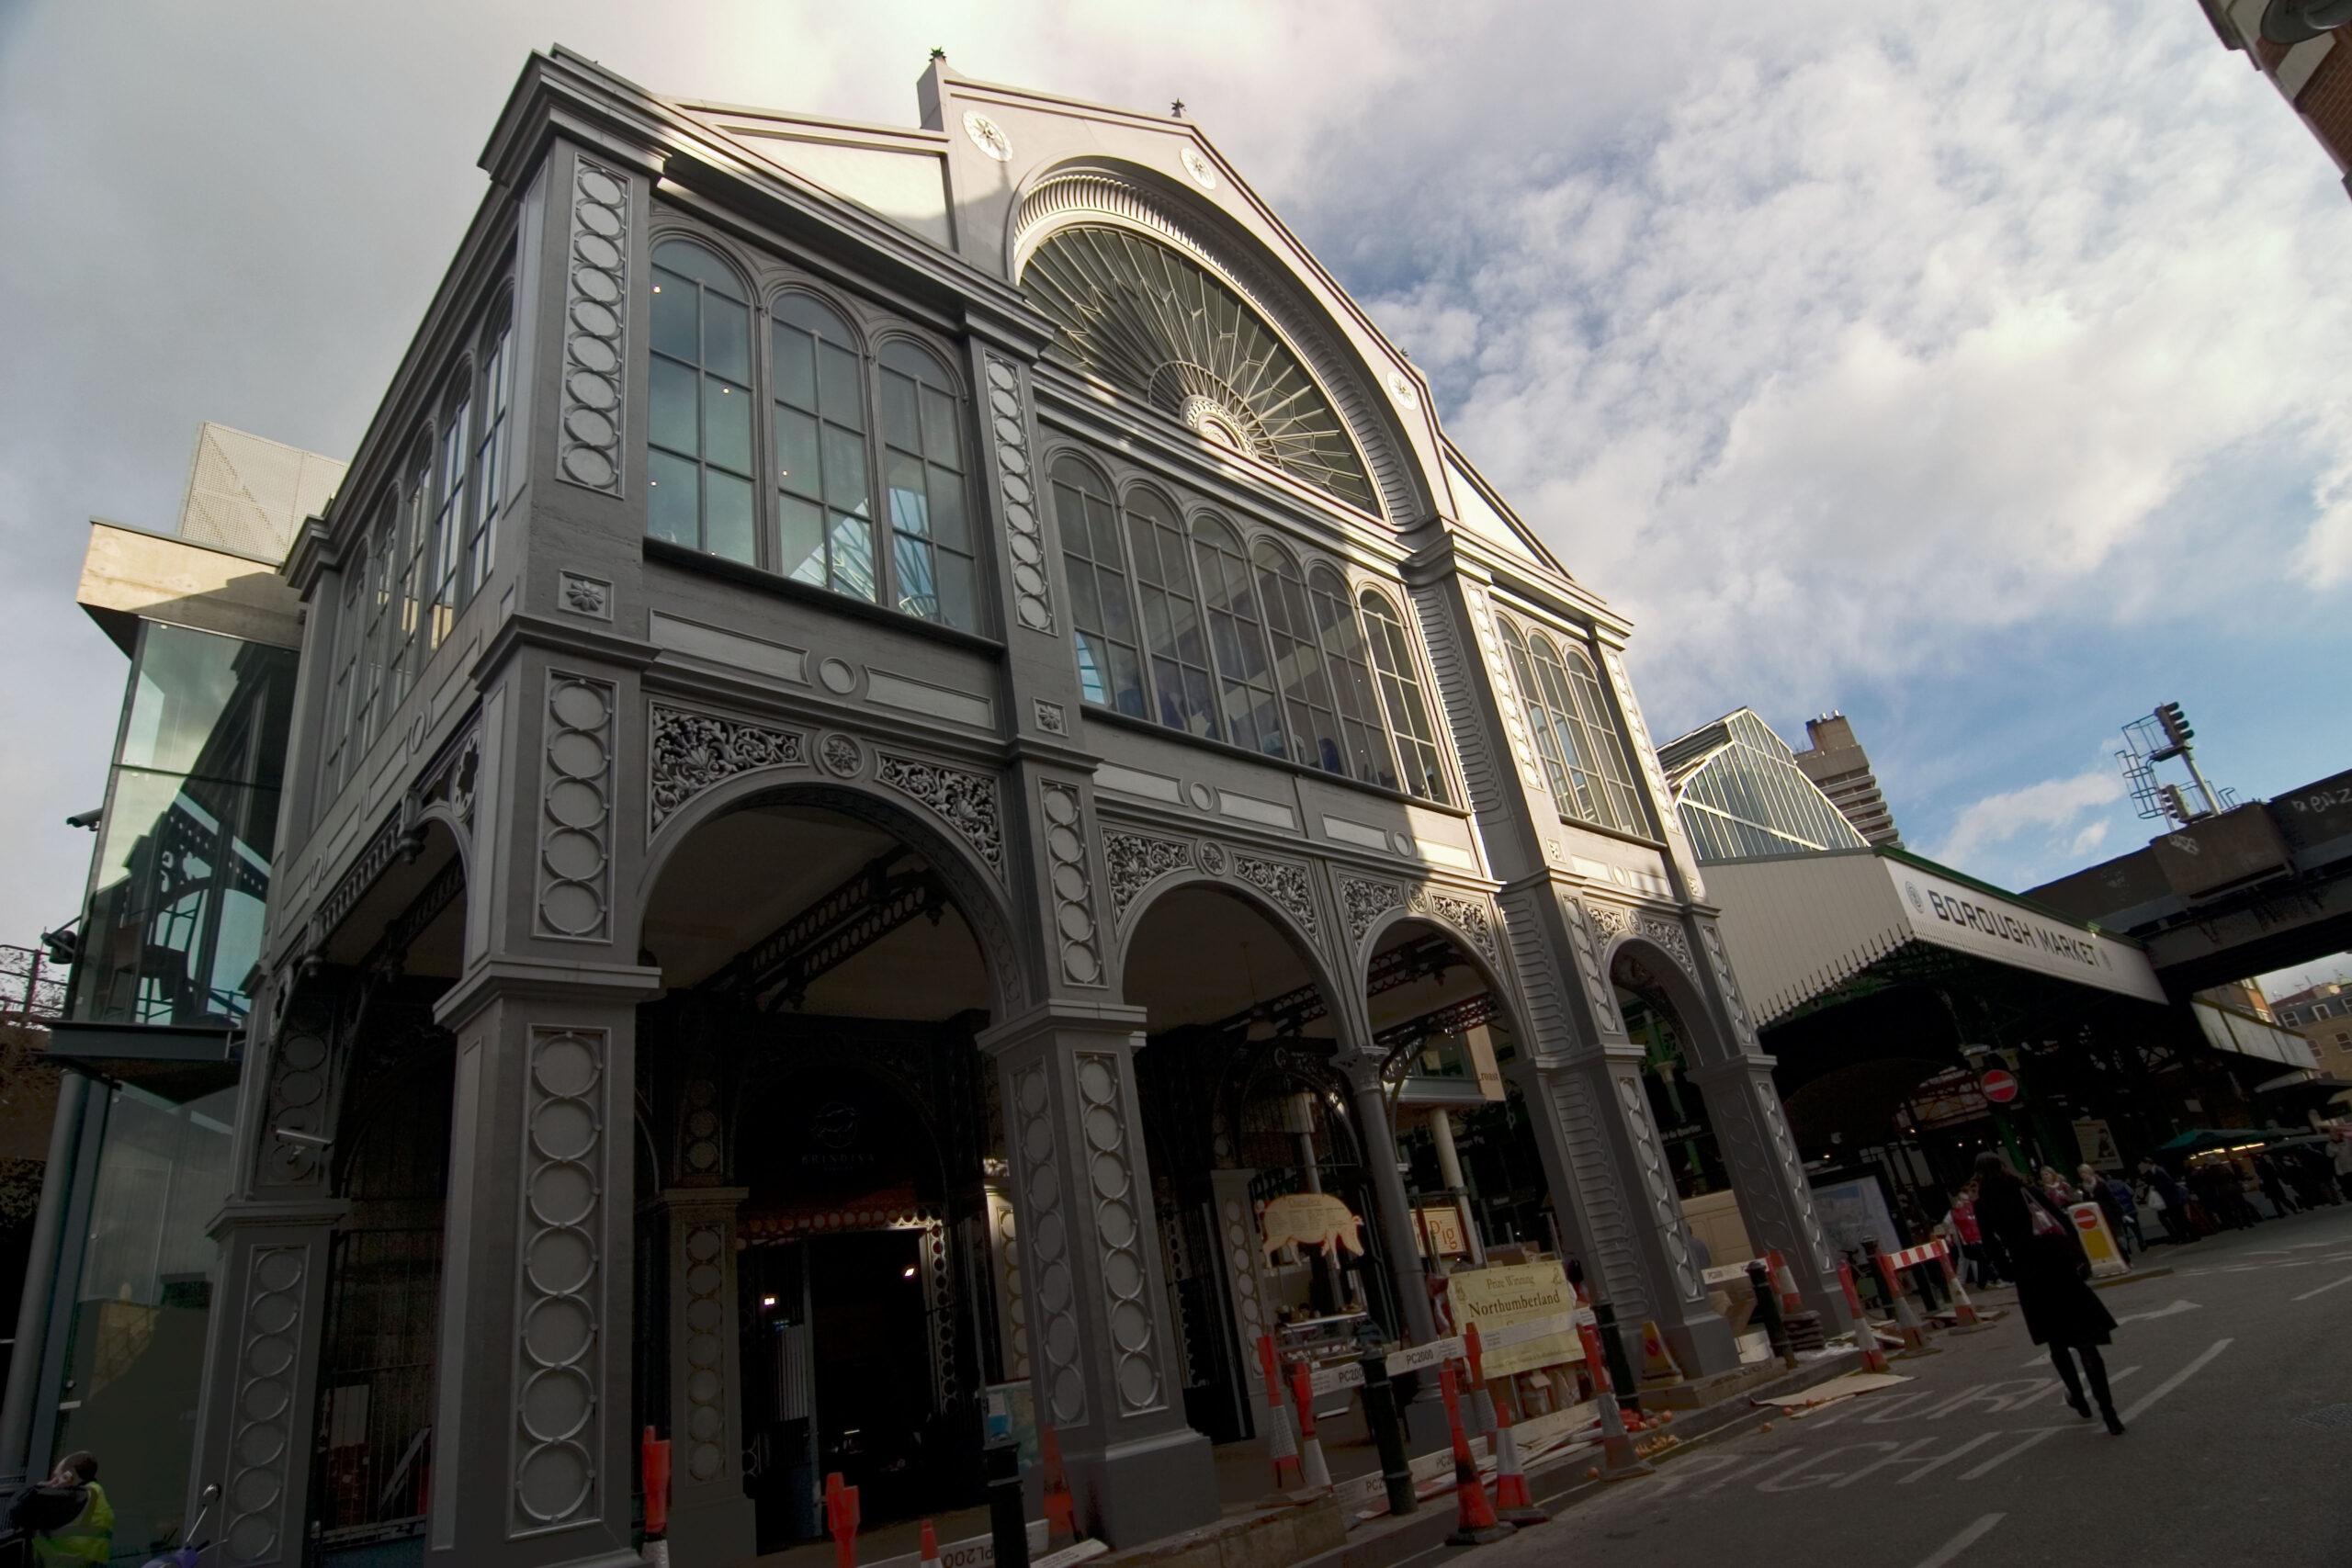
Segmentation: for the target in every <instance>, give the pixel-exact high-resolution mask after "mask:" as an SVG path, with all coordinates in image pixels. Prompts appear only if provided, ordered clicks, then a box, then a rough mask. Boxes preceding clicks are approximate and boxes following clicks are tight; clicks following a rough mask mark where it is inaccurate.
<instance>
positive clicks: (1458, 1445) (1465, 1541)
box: [1438, 1361, 1511, 1546]
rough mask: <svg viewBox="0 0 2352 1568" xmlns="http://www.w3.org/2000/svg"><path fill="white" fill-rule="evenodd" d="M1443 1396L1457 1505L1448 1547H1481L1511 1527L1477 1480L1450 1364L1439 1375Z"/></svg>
mask: <svg viewBox="0 0 2352 1568" xmlns="http://www.w3.org/2000/svg"><path fill="white" fill-rule="evenodd" d="M1438 1386H1439V1388H1440V1389H1441V1390H1442V1393H1444V1395H1445V1425H1446V1428H1447V1430H1448V1431H1449V1432H1451V1433H1452V1434H1453V1496H1454V1502H1455V1505H1456V1507H1457V1510H1458V1511H1457V1513H1456V1516H1455V1518H1454V1525H1453V1534H1452V1535H1450V1536H1447V1537H1446V1538H1445V1543H1446V1544H1447V1545H1448V1546H1484V1545H1486V1544H1487V1542H1488V1541H1490V1540H1501V1539H1502V1538H1503V1537H1505V1536H1507V1535H1509V1534H1510V1532H1511V1527H1510V1526H1509V1525H1507V1524H1505V1523H1503V1522H1502V1520H1500V1519H1498V1518H1497V1517H1495V1506H1494V1504H1493V1503H1492V1502H1491V1501H1489V1500H1488V1498H1487V1488H1486V1485H1485V1483H1482V1482H1481V1481H1479V1479H1478V1461H1476V1460H1475V1459H1473V1458H1472V1457H1471V1456H1470V1435H1469V1434H1468V1433H1467V1432H1464V1430H1463V1429H1462V1392H1461V1390H1459V1389H1458V1388H1456V1387H1455V1386H1454V1382H1453V1362H1451V1361H1448V1362H1446V1363H1445V1366H1444V1368H1443V1370H1442V1371H1440V1372H1439V1374H1438Z"/></svg>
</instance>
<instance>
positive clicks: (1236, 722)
mask: <svg viewBox="0 0 2352 1568" xmlns="http://www.w3.org/2000/svg"><path fill="white" fill-rule="evenodd" d="M1193 559H1194V560H1195V561H1196V562H1198V563H1199V566H1200V571H1201V599H1202V603H1203V604H1204V606H1205V607H1206V609H1207V611H1208V618H1209V647H1210V648H1211V649H1213V650H1214V651H1215V653H1216V672H1217V703H1218V706H1219V707H1220V708H1221V709H1222V710H1223V713H1224V718H1225V732H1226V735H1227V739H1230V740H1232V742H1233V743H1234V744H1235V745H1236V746H1243V747H1247V748H1248V749H1249V750H1252V751H1259V752H1262V753H1264V754H1265V755H1266V756H1269V757H1287V756H1289V755H1290V749H1289V746H1288V745H1287V743H1286V742H1285V741H1284V739H1283V721H1282V709H1281V707H1280V706H1279V705H1277V704H1276V702H1275V700H1274V672H1273V662H1272V660H1271V659H1270V658H1269V657H1268V656H1267V652H1266V627H1265V615H1264V612H1263V611H1262V610H1261V608H1260V607H1259V604H1258V594H1257V591H1256V588H1255V586H1254V585H1253V584H1252V582H1251V581H1250V562H1249V560H1248V558H1245V557H1244V556H1243V555H1242V553H1241V541H1240V540H1239V539H1237V538H1235V537H1234V536H1233V530H1232V529H1231V528H1228V527H1227V526H1226V525H1225V524H1224V522H1223V521H1221V520H1220V519H1218V518H1216V517H1211V516H1206V515H1203V516H1201V517H1197V518H1195V519H1193Z"/></svg>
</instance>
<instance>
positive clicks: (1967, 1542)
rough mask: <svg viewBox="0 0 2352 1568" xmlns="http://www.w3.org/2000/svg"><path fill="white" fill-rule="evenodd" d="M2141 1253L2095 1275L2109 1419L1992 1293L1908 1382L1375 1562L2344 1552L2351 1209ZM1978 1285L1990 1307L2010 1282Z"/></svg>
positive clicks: (2095, 1559)
mask: <svg viewBox="0 0 2352 1568" xmlns="http://www.w3.org/2000/svg"><path fill="white" fill-rule="evenodd" d="M2143 1263H2144V1264H2146V1266H2147V1267H2149V1268H2150V1269H2157V1268H2163V1267H2165V1266H2167V1265H2169V1266H2170V1267H2171V1268H2172V1269H2173V1270H2174V1271H2173V1272H2172V1273H2170V1274H2168V1275H2156V1276H2153V1277H2150V1278H2145V1279H2138V1280H2126V1281H2124V1282H2122V1283H2120V1284H2118V1285H2115V1286H2113V1287H2111V1288H2109V1290H2107V1291H2106V1292H2104V1299H2105V1300H2106V1302H2107V1303H2108V1308H2109V1311H2110V1312H2112V1313H2113V1314H2115V1316H2116V1317H2117V1319H2118V1320H2119V1322H2120V1327H2119V1328H2118V1330H2117V1332H2116V1335H2115V1340H2114V1343H2113V1344H2112V1345H2111V1346H2109V1348H2108V1350H2107V1353H2106V1354H2107V1365H2108V1371H2109V1376H2110V1377H2111V1379H2112V1380H2113V1383H2114V1390H2115V1401H2116V1406H2117V1408H2118V1410H2119V1411H2120V1413H2121V1414H2122V1416H2123V1418H2124V1421H2125V1424H2126V1426H2127V1427H2129V1428H2130V1430H2129V1431H2127V1432H2126V1433H2125V1434H2124V1435H2123V1436H2122V1437H2120V1438H2116V1437H2109V1435H2108V1434H2107V1432H2106V1430H2105V1429H2104V1428H2103V1427H2101V1426H2100V1425H2099V1424H2098V1421H2097V1420H2096V1419H2095V1418H2094V1419H2093V1420H2090V1421H2084V1420H2081V1419H2080V1418H2078V1417H2077V1416H2075V1414H2074V1412H2072V1411H2071V1410H2069V1409H2067V1408H2066V1407H2065V1405H2064V1404H2063V1403H2061V1400H2062V1398H2063V1391H2062V1390H2061V1388H2060V1386H2059V1383H2058V1381H2057V1376H2056V1374H2055V1373H2054V1372H2053V1371H2052V1370H2051V1366H2050V1362H2049V1360H2048V1359H2047V1357H2046V1355H2044V1354H2043V1353H2042V1352H2041V1351H2038V1350H2037V1349H2036V1348H2034V1346H2033V1344H2032V1342H2031V1341H2030V1340H2029V1339H2028V1338H2027V1337H2026V1332H2025V1325H2024V1324H2023V1322H2022V1321H2021V1320H2020V1319H2019V1318H2018V1316H2017V1314H2015V1313H2014V1312H2012V1313H2011V1314H2009V1315H2008V1316H2007V1318H2006V1319H2004V1320H2003V1321H2001V1322H2000V1323H1998V1324H1996V1325H1994V1326H1992V1327H1990V1328H1987V1329H1985V1330H1982V1331H1979V1332H1975V1333H1969V1334H1946V1335H1939V1336H1938V1337H1936V1339H1935V1343H1937V1344H1938V1345H1939V1346H1941V1347H1943V1350H1942V1353H1941V1354H1938V1355H1931V1356H1926V1357H1922V1358H1919V1359H1912V1360H1899V1361H1896V1362H1894V1369H1893V1370H1894V1371H1896V1372H1899V1373H1903V1374H1905V1375H1907V1376H1909V1377H1911V1378H1912V1379H1914V1380H1915V1381H1913V1382H1908V1383H1905V1384H1903V1385H1901V1386H1898V1387H1894V1388H1891V1389H1888V1390H1886V1391H1884V1392H1883V1393H1872V1394H1868V1395H1865V1396H1863V1397H1861V1398H1859V1399H1853V1400H1848V1401H1846V1402H1844V1403H1842V1404H1836V1405H1832V1406H1829V1407H1827V1408H1826V1409H1824V1410H1822V1411H1820V1412H1819V1413H1817V1414H1815V1415H1813V1416H1804V1417H1800V1418H1791V1417H1788V1416H1775V1417H1773V1418H1772V1421H1771V1430H1770V1431H1765V1430H1762V1429H1761V1423H1762V1420H1763V1418H1764V1416H1763V1413H1762V1412H1758V1418H1757V1420H1756V1421H1754V1422H1748V1423H1743V1424H1741V1425H1740V1426H1738V1427H1736V1428H1733V1429H1732V1430H1730V1431H1728V1432H1725V1433H1723V1434H1721V1435H1719V1436H1717V1437H1714V1438H1708V1439H1706V1440H1704V1441H1702V1442H1700V1443H1696V1444H1692V1445H1691V1446H1689V1447H1688V1448H1686V1449H1684V1450H1681V1451H1680V1452H1679V1453H1678V1454H1677V1455H1676V1456H1675V1457H1673V1458H1672V1459H1670V1460H1667V1461H1663V1462H1662V1463H1661V1464H1660V1465H1659V1467H1658V1471H1657V1474H1655V1475H1652V1476H1647V1477H1644V1478H1642V1479H1639V1480H1635V1481H1630V1482H1623V1483H1616V1484H1614V1485H1612V1486H1610V1487H1607V1488H1602V1489H1600V1490H1598V1491H1593V1490H1591V1489H1589V1488H1587V1489H1585V1490H1584V1491H1583V1493H1582V1495H1579V1496H1578V1497H1577V1498H1575V1499H1561V1500H1555V1502H1554V1503H1553V1504H1551V1505H1550V1506H1554V1507H1555V1508H1556V1509H1560V1510H1561V1511H1560V1512H1559V1515H1558V1517H1556V1518H1555V1519H1554V1521H1553V1522H1552V1523H1550V1524H1548V1525H1542V1526H1537V1527H1534V1528H1532V1529H1523V1530H1521V1531H1520V1532H1519V1533H1518V1534H1516V1535H1514V1536H1512V1537H1510V1538H1509V1539H1507V1540H1500V1541H1497V1542H1495V1543H1493V1544H1491V1545H1488V1546H1484V1547H1468V1548H1443V1549H1440V1550H1439V1551H1436V1552H1433V1553H1429V1554H1424V1555H1423V1556H1421V1557H1420V1558H1419V1559H1417V1560H1408V1563H1402V1564H1399V1565H1398V1568H1451V1565H1449V1564H1447V1563H1446V1562H1445V1559H1447V1558H1455V1557H1464V1556H1474V1557H1475V1558H1476V1562H1475V1564H1474V1563H1464V1564H1461V1565H1460V1568H1535V1565H1537V1564H1551V1563H1567V1562H1573V1563H1575V1564H1576V1565H1577V1568H1610V1565H1614V1564H1624V1565H1627V1568H1634V1565H1639V1568H1685V1565H1687V1568H1726V1565H1731V1564H1736V1565H1738V1568H1779V1565H1781V1564H1786V1565H1788V1568H1798V1565H1803V1568H1815V1565H1817V1564H1822V1563H1839V1564H1866V1565H1870V1568H1948V1565H1949V1564H1954V1563H1970V1564H1984V1565H1988V1568H2013V1565H2015V1568H2024V1565H2029V1564H2041V1563H2049V1564H2064V1565H2066V1568H2108V1565H2110V1564H2118V1565H2120V1564H2129V1565H2131V1568H2169V1565H2171V1564H2184V1565H2186V1564H2195V1565H2197V1568H2209V1565H2215V1564H2238V1563H2246V1564H2261V1565H2263V1568H2297V1565H2301V1564H2312V1565H2313V1568H2318V1565H2322V1564H2324V1565H2326V1568H2345V1565H2346V1564H2352V1204H2346V1205H2344V1206H2342V1207H2337V1208H2330V1209H2322V1210H2319V1211H2318V1212H2316V1213H2308V1214H2295V1215H2289V1216H2287V1217H2286V1218H2284V1219H2281V1220H2274V1221H2270V1222H2268V1223H2267V1224H2261V1225H2257V1226H2256V1227H2255V1228H2254V1229H2253V1230H2252V1231H2245V1232H2238V1233H2234V1234H2229V1235H2222V1236H2216V1237H2213V1238H2211V1239H2210V1240H2207V1241H2202V1242H2197V1243H2194V1244H2192V1245H2190V1246H2188V1247H2157V1248H2155V1249H2154V1254H2153V1255H2152V1256H2148V1257H2144V1258H2143ZM2010 1299H2011V1298H2010V1297H2009V1295H2008V1293H2007V1292H1996V1293H1995V1294H1994V1295H1993V1296H1992V1297H1991V1298H1990V1300H1992V1301H1993V1302H1996V1303H2000V1302H2007V1301H2008V1300H2010Z"/></svg>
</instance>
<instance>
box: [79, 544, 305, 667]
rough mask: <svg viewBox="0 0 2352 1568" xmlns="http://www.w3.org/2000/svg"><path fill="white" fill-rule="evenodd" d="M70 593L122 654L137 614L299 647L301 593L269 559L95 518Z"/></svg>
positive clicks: (139, 618) (133, 643) (136, 624)
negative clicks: (77, 585) (75, 587)
mask: <svg viewBox="0 0 2352 1568" xmlns="http://www.w3.org/2000/svg"><path fill="white" fill-rule="evenodd" d="M74 598H75V600H76V602H78V603H79V604H81V606H82V608H83V609H85V610H86V611H88V612H89V614H90V618H91V619H92V620H94V621H96V622H97V624H98V627H99V629H100V630H102V631H104V632H105V633H106V634H107V636H108V637H112V638H113V639H114V642H115V645H116V646H117V647H119V648H120V649H122V650H123V652H125V653H126V654H127V653H129V652H130V651H131V649H133V648H134V647H135V646H136V640H135V639H136V637H137V634H138V629H139V623H140V622H141V621H142V620H147V621H162V622H164V623H166V624H167V625H170V626H188V627H192V628H193V629H195V630H197V631H203V632H217V633H219V634H220V635H221V636H223V637H242V638H243V639H244V640H245V641H247V642H258V643H266V644H267V645H269V646H270V647H273V648H296V649H299V648H300V647H301V646H302V600H301V596H300V594H299V593H297V592H295V591H294V589H293V587H292V586H291V585H290V584H289V583H288V582H287V581H286V580H285V579H284V578H282V577H280V576H279V575H278V572H277V562H276V561H272V560H263V559H261V558H258V557H254V556H248V555H243V554H240V553H238V552H237V551H234V550H226V549H222V548H220V547H218V546H214V545H196V544H190V543H189V542H188V541H187V540H186V539H181V538H175V537H173V536H169V535H164V534H151V533H148V532H147V531H146V530H144V529H141V528H130V527H126V526H124V525H122V524H119V523H108V522H107V521H105V520H104V519H101V518H95V517H94V518H92V519H91V520H90V547H89V550H88V552H87V553H86V554H85V555H84V557H83V558H82V582H81V586H80V588H79V589H78V590H77V591H76V592H75V594H74Z"/></svg>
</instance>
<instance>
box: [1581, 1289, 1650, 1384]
mask: <svg viewBox="0 0 2352 1568" xmlns="http://www.w3.org/2000/svg"><path fill="white" fill-rule="evenodd" d="M1592 1321H1593V1325H1594V1326H1595V1327H1596V1328H1597V1329H1598V1330H1599V1331H1600V1348H1601V1353H1602V1354H1603V1355H1605V1356H1607V1357H1608V1358H1609V1386H1610V1387H1611V1388H1613V1389H1615V1390H1617V1391H1618V1392H1617V1407H1618V1408H1619V1409H1620V1410H1638V1409H1640V1408H1641V1405H1642V1380H1641V1379H1639V1378H1637V1377H1635V1376H1634V1363H1633V1362H1632V1361H1630V1360H1628V1359H1626V1356H1625V1340H1624V1337H1623V1335H1620V1334H1619V1333H1618V1332H1617V1309H1616V1308H1615V1307H1613V1306H1611V1305H1610V1304H1609V1303H1607V1302H1605V1301H1603V1300H1602V1299H1601V1298H1600V1297H1599V1296H1595V1297H1593V1298H1592Z"/></svg>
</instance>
